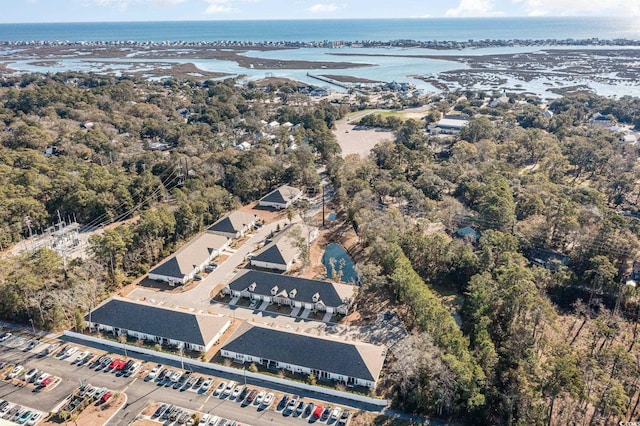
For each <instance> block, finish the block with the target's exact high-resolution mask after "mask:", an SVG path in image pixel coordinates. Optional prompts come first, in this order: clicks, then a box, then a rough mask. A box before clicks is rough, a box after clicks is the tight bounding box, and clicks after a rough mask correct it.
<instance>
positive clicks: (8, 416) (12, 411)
mask: <svg viewBox="0 0 640 426" xmlns="http://www.w3.org/2000/svg"><path fill="white" fill-rule="evenodd" d="M20 410H22V406H21V405H18V404H16V405H14V406H13V407H11V409H10V410H9V411H8V412H7V414H5V415H4V416H3V418H5V419H11V418H12V417H13V416H14V415H15V414H16V413H17V412H19V411H20Z"/></svg>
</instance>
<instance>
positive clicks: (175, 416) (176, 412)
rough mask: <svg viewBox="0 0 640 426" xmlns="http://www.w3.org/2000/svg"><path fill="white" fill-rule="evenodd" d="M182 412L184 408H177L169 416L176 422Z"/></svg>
mask: <svg viewBox="0 0 640 426" xmlns="http://www.w3.org/2000/svg"><path fill="white" fill-rule="evenodd" d="M181 414H182V408H176V409H175V410H173V411H172V412H171V415H170V416H169V420H171V421H172V422H175V421H176V420H177V419H178V417H179V416H180V415H181Z"/></svg>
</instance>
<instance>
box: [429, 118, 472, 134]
mask: <svg viewBox="0 0 640 426" xmlns="http://www.w3.org/2000/svg"><path fill="white" fill-rule="evenodd" d="M467 124H469V117H468V116H466V115H453V114H452V115H445V116H444V117H443V118H441V119H440V120H439V121H437V122H436V123H435V124H431V125H429V131H430V133H431V134H432V135H455V134H457V133H460V131H461V130H462V128H463V127H465V126H466V125H467Z"/></svg>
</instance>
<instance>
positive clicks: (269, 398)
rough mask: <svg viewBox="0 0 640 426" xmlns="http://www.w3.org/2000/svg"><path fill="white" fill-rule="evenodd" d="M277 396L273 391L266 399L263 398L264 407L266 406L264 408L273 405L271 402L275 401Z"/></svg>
mask: <svg viewBox="0 0 640 426" xmlns="http://www.w3.org/2000/svg"><path fill="white" fill-rule="evenodd" d="M274 397H275V395H274V394H273V393H272V392H269V393H268V394H267V395H266V396H265V397H264V399H263V400H262V407H264V409H267V408H269V406H270V405H271V403H272V402H273V398H274Z"/></svg>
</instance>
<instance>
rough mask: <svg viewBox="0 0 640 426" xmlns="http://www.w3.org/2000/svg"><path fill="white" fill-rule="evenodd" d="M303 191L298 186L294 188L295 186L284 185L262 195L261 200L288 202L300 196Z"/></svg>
mask: <svg viewBox="0 0 640 426" xmlns="http://www.w3.org/2000/svg"><path fill="white" fill-rule="evenodd" d="M301 192H302V191H300V190H299V189H298V188H294V187H293V186H288V185H282V186H281V187H280V188H277V189H274V190H273V191H271V192H270V193H268V194H267V195H265V196H264V197H262V198H261V199H260V201H264V202H268V203H280V204H287V203H288V202H289V201H291V200H293V199H295V198H296V197H298V196H299V195H300V193H301Z"/></svg>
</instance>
